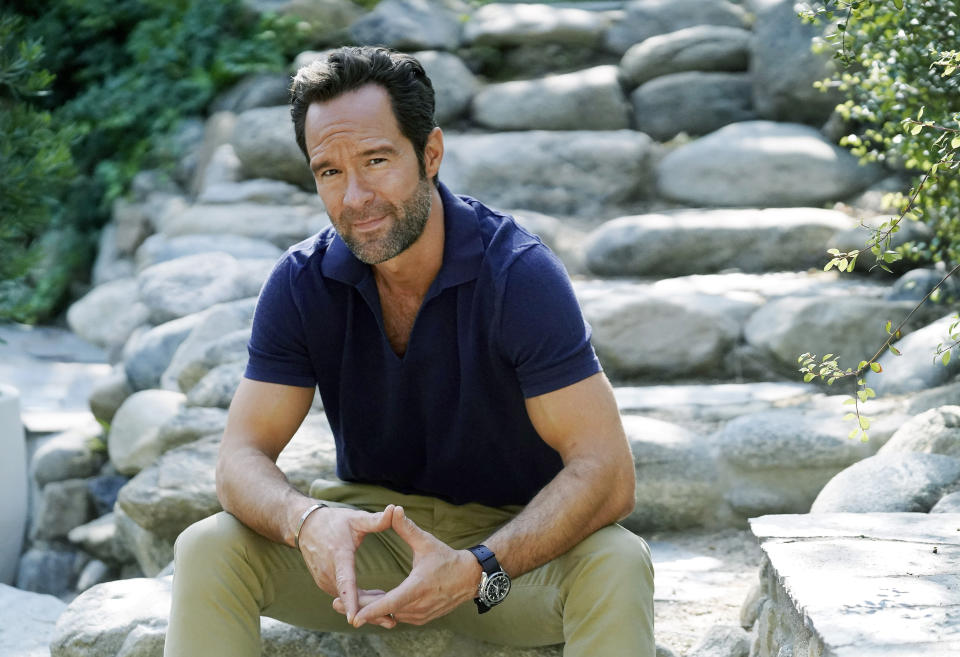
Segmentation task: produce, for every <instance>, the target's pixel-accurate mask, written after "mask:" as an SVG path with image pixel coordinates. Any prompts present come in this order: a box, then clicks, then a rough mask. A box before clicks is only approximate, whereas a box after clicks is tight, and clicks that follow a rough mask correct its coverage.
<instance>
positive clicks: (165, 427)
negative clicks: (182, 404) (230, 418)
mask: <svg viewBox="0 0 960 657" xmlns="http://www.w3.org/2000/svg"><path fill="white" fill-rule="evenodd" d="M226 426H227V411H226V410H225V409H222V408H205V407H203V406H187V407H186V408H183V409H182V410H181V411H180V412H179V413H177V414H176V415H174V416H173V417H172V418H170V419H168V420H167V421H166V422H164V423H163V424H162V425H161V426H160V429H159V431H158V432H157V440H158V441H159V442H160V443H162V444H163V445H169V448H170V449H172V448H174V447H178V446H180V445H185V444H187V443H192V442H196V441H197V440H200V439H201V438H204V437H206V436H220V435H222V434H223V430H224V429H225V428H226Z"/></svg>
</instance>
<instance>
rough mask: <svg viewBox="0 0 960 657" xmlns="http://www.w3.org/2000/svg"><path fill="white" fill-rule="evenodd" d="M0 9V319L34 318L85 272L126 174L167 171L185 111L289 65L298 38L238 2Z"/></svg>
mask: <svg viewBox="0 0 960 657" xmlns="http://www.w3.org/2000/svg"><path fill="white" fill-rule="evenodd" d="M3 12H6V13H3ZM0 14H2V15H0V21H2V23H0V25H3V26H4V27H3V28H2V29H3V30H5V32H3V33H0V53H2V55H0V57H2V59H0V102H2V103H4V108H3V109H4V110H5V111H3V112H0V123H2V124H0V153H2V154H3V158H2V163H0V167H6V168H4V169H2V170H0V178H2V181H0V185H2V186H0V204H2V205H0V209H2V211H3V212H2V215H0V216H2V217H4V219H3V222H2V224H3V225H2V227H0V250H2V251H0V253H2V254H3V255H4V256H6V255H7V253H8V252H10V253H13V252H17V253H18V257H17V258H14V259H10V260H9V262H11V263H12V262H14V260H15V261H16V263H17V266H16V268H13V269H11V270H7V269H4V270H2V271H0V280H2V283H0V319H15V320H18V321H26V322H36V321H41V320H43V319H44V318H46V317H49V316H50V314H51V313H53V312H55V311H56V309H57V308H58V303H60V302H61V300H62V299H63V297H64V292H65V291H66V288H67V286H68V284H69V282H70V281H71V280H75V279H77V278H82V277H83V275H84V273H85V269H86V268H87V267H88V266H89V263H90V260H91V258H92V254H93V247H94V244H95V240H96V234H97V230H98V229H99V227H100V226H102V225H103V223H104V222H105V221H106V219H107V217H108V209H109V207H110V204H111V202H112V201H113V200H114V199H115V198H117V197H119V196H120V195H121V194H123V193H124V192H125V190H126V189H127V187H128V186H129V183H130V181H131V180H132V178H133V176H134V175H135V174H136V173H137V172H138V171H140V170H141V169H143V168H147V167H172V161H173V160H174V158H175V157H176V156H177V154H176V153H170V152H169V149H164V148H160V147H159V146H160V144H162V143H163V142H164V141H166V140H165V138H166V137H167V136H168V135H169V134H170V133H171V132H172V131H174V130H176V128H177V126H178V124H179V123H180V121H181V120H182V119H183V118H185V117H191V116H202V115H203V113H204V111H205V109H206V107H207V105H208V104H209V103H210V101H211V100H212V99H213V98H214V96H215V95H216V94H217V93H218V92H219V91H221V90H223V89H224V88H226V87H227V86H229V85H230V84H232V83H234V82H236V81H237V80H238V79H240V78H241V77H243V76H245V75H247V74H250V73H256V72H263V71H281V70H284V69H285V67H286V65H287V63H288V62H289V61H290V60H291V59H292V57H293V55H294V54H296V53H297V52H299V51H300V50H301V49H303V47H304V45H305V44H304V40H303V36H302V33H301V32H300V31H299V30H298V26H297V21H296V19H294V18H276V17H272V16H266V17H261V16H259V15H257V14H254V13H253V12H251V11H250V10H248V9H247V8H246V7H245V5H244V4H243V3H242V2H241V0H50V1H48V2H40V3H36V2H20V3H14V4H13V5H12V11H11V10H10V9H4V10H0ZM8 108H12V109H9V110H8ZM11 174H13V175H11ZM48 234H49V235H50V236H49V237H46V238H44V236H45V235H48ZM66 246H69V247H70V248H69V249H67V248H61V247H66ZM52 247H53V251H54V252H51V250H50V249H51V248H52ZM60 251H63V253H60ZM3 260H4V261H8V258H6V257H4V258H3ZM51 266H52V267H53V269H51ZM65 268H66V269H67V270H68V271H60V270H64V269H65Z"/></svg>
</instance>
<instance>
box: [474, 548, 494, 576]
mask: <svg viewBox="0 0 960 657" xmlns="http://www.w3.org/2000/svg"><path fill="white" fill-rule="evenodd" d="M467 549H468V550H470V551H471V552H473V556H475V557H476V558H477V561H479V562H480V567H481V568H483V572H485V573H486V574H488V575H492V574H494V573H495V572H497V571H499V570H501V568H500V562H499V561H497V557H495V556H494V554H493V550H491V549H490V548H488V547H487V546H486V545H474V546H473V547H472V548H467Z"/></svg>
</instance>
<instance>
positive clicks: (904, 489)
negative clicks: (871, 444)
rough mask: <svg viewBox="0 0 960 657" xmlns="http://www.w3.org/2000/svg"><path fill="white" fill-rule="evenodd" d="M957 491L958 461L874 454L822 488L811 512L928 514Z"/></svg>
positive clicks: (932, 456) (959, 484) (938, 456)
mask: <svg viewBox="0 0 960 657" xmlns="http://www.w3.org/2000/svg"><path fill="white" fill-rule="evenodd" d="M957 488H960V459H956V458H954V457H952V456H944V455H942V454H914V453H889V454H877V455H876V456H872V457H870V458H868V459H864V460H863V461H861V462H859V463H856V464H854V465H852V466H850V467H849V468H847V469H846V470H844V471H843V472H841V473H839V474H838V475H837V476H836V477H834V478H833V479H831V480H830V482H829V483H828V484H827V485H826V486H824V488H823V490H822V491H820V494H819V495H818V496H817V499H816V500H815V501H814V503H813V506H812V507H810V513H840V512H847V513H875V512H884V513H890V512H897V511H907V512H919V513H927V512H928V511H930V509H931V508H932V507H933V505H934V504H936V503H937V501H938V500H939V499H940V498H941V497H943V496H944V495H945V494H946V493H951V492H954V491H956V490H957Z"/></svg>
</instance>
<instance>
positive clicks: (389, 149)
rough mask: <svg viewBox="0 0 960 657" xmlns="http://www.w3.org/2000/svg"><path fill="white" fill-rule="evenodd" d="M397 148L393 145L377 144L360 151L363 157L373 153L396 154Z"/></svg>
mask: <svg viewBox="0 0 960 657" xmlns="http://www.w3.org/2000/svg"><path fill="white" fill-rule="evenodd" d="M396 154H397V149H396V148H394V147H393V146H389V145H383V146H377V147H375V148H368V149H367V150H365V151H363V152H361V153H360V155H362V156H363V157H370V156H371V155H396Z"/></svg>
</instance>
